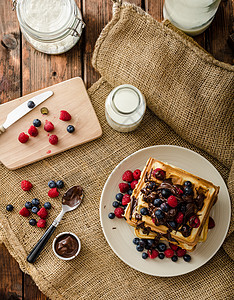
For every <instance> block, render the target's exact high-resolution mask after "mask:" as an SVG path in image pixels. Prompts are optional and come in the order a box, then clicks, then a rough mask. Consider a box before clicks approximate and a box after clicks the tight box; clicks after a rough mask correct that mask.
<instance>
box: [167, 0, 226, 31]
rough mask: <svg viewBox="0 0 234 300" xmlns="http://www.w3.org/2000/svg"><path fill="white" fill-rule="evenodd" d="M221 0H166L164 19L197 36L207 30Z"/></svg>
mask: <svg viewBox="0 0 234 300" xmlns="http://www.w3.org/2000/svg"><path fill="white" fill-rule="evenodd" d="M220 1H221V0H165V3H164V6H163V16H164V19H168V20H169V21H170V22H171V23H172V24H173V25H174V26H176V27H177V28H179V29H181V30H182V31H184V32H185V33H187V34H189V35H192V36H195V35H198V34H200V33H202V32H203V31H205V30H206V29H207V28H208V27H209V25H210V24H211V22H212V21H213V19H214V16H215V13H216V11H217V9H218V6H219V3H220Z"/></svg>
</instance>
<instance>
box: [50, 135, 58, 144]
mask: <svg viewBox="0 0 234 300" xmlns="http://www.w3.org/2000/svg"><path fill="white" fill-rule="evenodd" d="M49 142H50V143H51V145H56V144H58V137H57V135H55V134H52V135H51V136H50V137H49Z"/></svg>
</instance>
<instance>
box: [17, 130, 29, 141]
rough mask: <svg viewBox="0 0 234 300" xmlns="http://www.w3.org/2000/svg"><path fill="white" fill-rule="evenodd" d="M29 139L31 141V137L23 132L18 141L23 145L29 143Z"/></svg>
mask: <svg viewBox="0 0 234 300" xmlns="http://www.w3.org/2000/svg"><path fill="white" fill-rule="evenodd" d="M28 139H29V136H28V135H27V134H26V133H24V132H21V133H20V134H19V136H18V141H19V142H20V143H22V144H25V143H27V141H28Z"/></svg>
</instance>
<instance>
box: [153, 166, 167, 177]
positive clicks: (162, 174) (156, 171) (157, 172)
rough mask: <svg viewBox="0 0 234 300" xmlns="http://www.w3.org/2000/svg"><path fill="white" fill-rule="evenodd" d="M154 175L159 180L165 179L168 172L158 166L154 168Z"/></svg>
mask: <svg viewBox="0 0 234 300" xmlns="http://www.w3.org/2000/svg"><path fill="white" fill-rule="evenodd" d="M152 175H153V176H154V177H155V178H157V179H159V180H163V179H164V178H165V176H166V172H165V171H163V170H162V169H160V168H156V169H154V170H153V172H152Z"/></svg>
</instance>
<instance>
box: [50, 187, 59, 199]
mask: <svg viewBox="0 0 234 300" xmlns="http://www.w3.org/2000/svg"><path fill="white" fill-rule="evenodd" d="M58 195H59V192H58V190H57V188H53V189H50V190H49V192H48V196H49V197H50V198H56V197H58Z"/></svg>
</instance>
